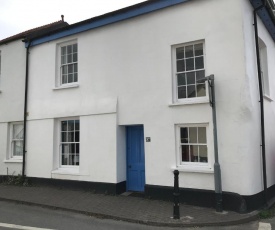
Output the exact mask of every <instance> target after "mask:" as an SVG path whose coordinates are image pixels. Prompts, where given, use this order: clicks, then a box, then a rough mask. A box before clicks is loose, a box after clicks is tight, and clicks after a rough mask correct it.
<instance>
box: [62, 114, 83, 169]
mask: <svg viewBox="0 0 275 230" xmlns="http://www.w3.org/2000/svg"><path fill="white" fill-rule="evenodd" d="M79 138H80V122H79V120H77V119H73V120H62V121H61V123H60V140H61V141H60V158H61V166H78V165H79V153H80V152H79V149H80V142H79Z"/></svg>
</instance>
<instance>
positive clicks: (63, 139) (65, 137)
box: [61, 132, 68, 142]
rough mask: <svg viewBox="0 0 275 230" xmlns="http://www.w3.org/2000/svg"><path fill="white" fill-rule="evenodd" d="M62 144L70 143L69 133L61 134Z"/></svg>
mask: <svg viewBox="0 0 275 230" xmlns="http://www.w3.org/2000/svg"><path fill="white" fill-rule="evenodd" d="M61 142H68V140H67V132H62V133H61Z"/></svg>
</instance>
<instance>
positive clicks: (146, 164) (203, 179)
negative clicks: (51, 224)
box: [0, 0, 275, 212]
mask: <svg viewBox="0 0 275 230" xmlns="http://www.w3.org/2000/svg"><path fill="white" fill-rule="evenodd" d="M255 9H257V13H258V16H257V17H256V18H257V25H258V28H257V31H258V39H257V40H256V39H255V30H254V29H255V28H254V26H253V24H254V19H253V13H254V10H255ZM272 9H274V4H273V2H272V1H270V0H268V1H264V0H255V1H254V0H251V1H249V0H230V1H228V0H205V1H202V0H189V1H187V0H156V1H146V2H144V3H141V4H137V5H134V6H131V7H128V8H125V9H121V10H118V11H115V12H111V13H109V14H106V15H102V16H99V17H96V18H91V19H88V20H85V21H82V22H79V23H76V24H73V25H70V26H67V27H65V28H61V29H57V30H55V31H54V32H51V33H48V34H44V35H42V36H40V35H39V36H35V37H31V38H29V39H26V40H25V42H26V47H27V49H28V50H29V54H28V58H29V64H28V66H27V69H28V77H29V82H28V96H27V100H28V107H27V115H28V116H27V122H26V139H25V140H26V151H27V153H26V155H25V169H26V170H25V173H26V176H27V177H29V178H30V179H32V180H33V181H37V182H38V181H44V182H47V183H48V182H49V183H55V184H71V185H74V186H79V187H83V186H84V187H87V188H89V189H94V190H96V191H101V192H108V193H114V194H119V193H122V192H124V191H142V192H145V194H146V195H147V196H150V197H152V198H160V199H170V198H171V196H172V191H173V171H174V170H175V169H177V170H179V172H180V174H179V178H180V181H179V183H180V188H181V193H182V198H181V199H182V202H186V203H190V204H196V205H204V206H213V205H214V203H215V201H214V200H215V198H214V190H215V183H214V162H215V159H214V139H213V122H212V109H211V107H210V105H209V94H208V93H209V87H208V84H207V83H197V82H196V81H197V80H198V79H202V78H204V77H205V76H209V75H210V74H214V76H215V88H216V110H217V132H218V147H219V152H218V154H219V162H220V167H221V183H222V191H223V192H222V194H223V205H224V208H225V209H233V210H237V211H240V212H242V211H247V210H253V209H256V208H258V207H260V206H261V205H263V204H264V203H265V201H266V200H265V199H266V198H268V199H270V198H271V197H272V196H274V195H273V194H274V192H273V191H274V189H275V186H274V184H275V167H274V164H275V152H274V150H275V146H274V145H275V144H274V143H275V142H274V138H275V131H274V128H273V127H274V126H275V106H274V102H273V100H274V98H275V92H274V90H273V89H274V86H275V81H274V79H273V75H274V73H275V69H274V68H275V65H274V61H275V52H274V51H275V46H274V41H275V23H274V22H275V20H274V18H275V17H274V14H273V12H272ZM257 44H259V47H258V48H257V46H256V45H257ZM20 49H22V47H21V48H20ZM0 50H1V54H2V46H1V47H0ZM256 50H258V51H259V55H257V53H256ZM22 52H24V51H22ZM257 57H260V59H259V60H260V62H261V65H260V67H261V68H260V71H258V65H257ZM23 70H24V68H23ZM259 73H260V79H261V82H262V83H263V86H262V87H263V97H262V104H263V107H264V116H262V117H261V103H259V100H260V96H259V83H258V74H259ZM23 85H24V84H23V83H22V84H21V87H24V86H23ZM11 90H14V89H11ZM20 90H21V88H20ZM3 95H4V94H3ZM3 95H0V103H1V100H2V98H1V97H2V96H3ZM3 106H6V107H7V105H5V104H4V105H3ZM1 108H2V107H1ZM21 109H22V108H21ZM21 109H20V111H21ZM21 114H22V113H21ZM2 116H3V117H5V116H6V117H9V114H6V112H4V113H3V115H2ZM261 118H264V124H265V125H264V128H265V130H264V133H265V139H264V140H265V145H264V146H265V151H264V155H263V152H262V133H263V132H262V126H261ZM18 119H19V118H18ZM21 119H22V118H21ZM11 123H12V122H11V120H10V119H8V118H7V119H6V120H4V121H3V122H2V121H1V123H0V125H1V130H0V132H1V133H3V135H4V134H5V135H7V134H6V131H7V130H8V126H10V125H11ZM3 126H4V128H3ZM1 136H2V135H1ZM4 139H5V138H4ZM4 141H6V142H8V143H9V142H10V139H7V138H6V139H5V140H4ZM1 143H4V142H3V140H2V139H1ZM5 151H6V150H5V149H1V156H6V155H5V154H6V153H5ZM262 156H265V157H266V159H265V160H263V158H262ZM8 160H9V159H6V158H5V157H4V158H3V160H2V161H1V163H0V164H1V171H0V172H1V174H2V175H5V174H6V172H5V167H6V166H7V164H8V163H7V162H6V161H8ZM264 163H265V164H264ZM2 165H3V167H4V169H3V168H2ZM263 167H264V168H263ZM265 167H266V168H265ZM265 174H266V176H265ZM265 180H266V181H265Z"/></svg>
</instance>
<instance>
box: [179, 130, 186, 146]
mask: <svg viewBox="0 0 275 230" xmlns="http://www.w3.org/2000/svg"><path fill="white" fill-rule="evenodd" d="M180 142H181V143H188V128H180Z"/></svg>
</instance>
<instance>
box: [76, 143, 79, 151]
mask: <svg viewBox="0 0 275 230" xmlns="http://www.w3.org/2000/svg"><path fill="white" fill-rule="evenodd" d="M75 152H76V153H79V144H75Z"/></svg>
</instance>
